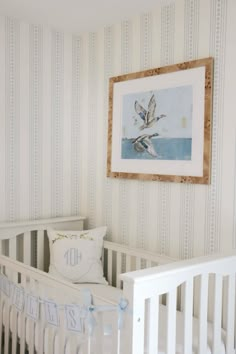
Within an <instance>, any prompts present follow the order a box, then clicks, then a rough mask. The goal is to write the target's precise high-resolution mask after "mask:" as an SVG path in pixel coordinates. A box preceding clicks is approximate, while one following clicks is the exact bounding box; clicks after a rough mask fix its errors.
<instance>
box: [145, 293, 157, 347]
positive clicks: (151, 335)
mask: <svg viewBox="0 0 236 354" xmlns="http://www.w3.org/2000/svg"><path fill="white" fill-rule="evenodd" d="M158 316H159V300H158V298H157V297H156V296H155V297H152V298H150V299H148V301H147V353H148V354H157V353H158V327H159V326H158V325H159V320H158Z"/></svg>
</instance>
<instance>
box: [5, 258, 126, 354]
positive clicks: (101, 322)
mask: <svg viewBox="0 0 236 354" xmlns="http://www.w3.org/2000/svg"><path fill="white" fill-rule="evenodd" d="M0 270H1V273H2V274H4V275H7V277H4V282H1V284H3V283H4V285H2V287H1V289H4V291H0V309H1V310H2V309H3V311H0V329H1V328H4V331H3V333H4V336H5V338H4V344H5V350H7V352H6V353H7V354H8V352H9V353H12V354H17V353H20V354H25V352H26V349H27V352H28V353H29V354H36V353H37V354H43V353H44V352H46V353H48V354H60V353H61V354H62V353H63V354H64V353H70V354H77V353H78V351H79V350H82V353H86V354H94V353H103V352H105V350H106V352H107V348H108V351H109V353H111V354H120V353H121V352H120V350H121V343H120V333H121V328H120V326H119V323H120V320H121V318H120V313H119V311H118V310H117V305H118V304H117V303H113V302H112V301H110V300H106V298H105V295H104V298H100V297H97V296H95V295H94V296H93V303H92V302H91V303H90V304H88V303H87V301H88V298H86V297H85V294H84V293H81V291H80V290H79V289H78V287H76V285H73V284H70V283H67V282H64V281H61V280H58V279H55V278H53V277H52V276H50V275H48V274H46V273H44V272H40V271H39V270H38V269H34V268H32V267H29V266H27V265H25V264H22V263H20V262H17V261H14V260H12V259H9V258H8V257H4V256H0ZM1 279H2V278H1ZM9 282H10V283H9ZM7 284H8V285H7ZM7 289H8V290H7ZM21 292H22V293H21ZM21 294H23V295H22V296H23V297H21ZM65 294H66V295H65ZM49 299H50V300H49ZM22 300H23V301H22ZM92 305H93V306H92ZM90 307H91V311H92V312H91V313H90V314H88V313H87V312H85V310H86V311H89V308H90ZM97 307H100V308H102V310H101V311H95V310H94V309H96V308H97ZM92 309H93V310H92ZM78 319H79V321H78ZM95 323H96V325H95ZM75 324H76V325H75ZM1 333H2V332H1ZM104 333H105V334H106V335H104ZM17 346H18V349H16V348H17ZM0 353H1V350H0ZM6 353H4V354H6ZM2 354H3V353H2Z"/></svg>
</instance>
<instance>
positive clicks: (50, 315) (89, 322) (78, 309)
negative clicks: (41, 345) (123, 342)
mask: <svg viewBox="0 0 236 354" xmlns="http://www.w3.org/2000/svg"><path fill="white" fill-rule="evenodd" d="M80 291H82V298H83V304H82V305H77V304H57V303H56V302H55V301H52V300H50V299H42V298H40V297H37V296H35V295H33V294H31V293H29V292H26V291H25V289H24V288H23V287H22V286H20V284H15V283H14V282H12V281H10V280H9V279H8V278H7V277H6V275H4V274H0V295H1V293H2V294H4V295H5V296H6V297H7V298H9V301H11V303H12V304H13V305H14V306H15V307H16V309H17V310H18V311H19V312H22V311H25V314H26V316H28V317H29V318H31V319H32V320H34V321H35V322H36V321H38V320H39V318H40V306H44V313H45V318H46V320H47V322H48V324H50V325H52V326H56V327H59V325H60V311H59V309H62V310H63V311H64V315H65V319H66V321H65V322H66V329H67V330H68V331H72V332H78V333H84V332H85V327H87V329H88V333H89V335H90V336H92V334H93V331H94V327H95V326H96V320H95V317H94V315H93V314H94V313H95V312H106V311H109V312H111V311H114V312H117V313H118V316H117V318H118V328H121V327H122V326H123V314H124V312H125V311H127V307H128V302H127V300H125V299H123V298H122V299H121V300H120V302H119V303H118V304H117V305H116V306H103V305H101V306H94V305H93V304H92V294H91V292H90V290H89V289H84V290H80Z"/></svg>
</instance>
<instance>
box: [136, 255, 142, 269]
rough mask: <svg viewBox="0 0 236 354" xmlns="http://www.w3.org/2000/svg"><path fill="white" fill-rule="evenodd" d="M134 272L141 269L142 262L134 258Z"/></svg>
mask: <svg viewBox="0 0 236 354" xmlns="http://www.w3.org/2000/svg"><path fill="white" fill-rule="evenodd" d="M135 267H136V268H135V270H139V269H141V268H142V260H141V258H139V257H136V259H135Z"/></svg>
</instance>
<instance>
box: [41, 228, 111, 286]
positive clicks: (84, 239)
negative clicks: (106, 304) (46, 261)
mask: <svg viewBox="0 0 236 354" xmlns="http://www.w3.org/2000/svg"><path fill="white" fill-rule="evenodd" d="M106 231H107V228H106V227H105V226H104V227H98V228H96V229H91V230H83V231H56V230H52V229H48V230H47V233H48V238H49V245H50V267H49V273H50V274H51V275H54V276H55V277H59V278H61V279H64V280H67V281H69V282H72V283H98V284H107V281H106V280H105V278H104V276H103V266H102V261H101V257H102V249H103V238H104V236H105V235H106Z"/></svg>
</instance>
